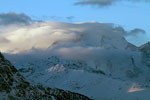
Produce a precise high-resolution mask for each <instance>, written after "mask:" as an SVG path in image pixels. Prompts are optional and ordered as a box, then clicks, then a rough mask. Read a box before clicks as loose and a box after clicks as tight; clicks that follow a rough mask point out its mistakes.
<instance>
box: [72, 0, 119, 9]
mask: <svg viewBox="0 0 150 100" xmlns="http://www.w3.org/2000/svg"><path fill="white" fill-rule="evenodd" d="M116 1H118V0H81V1H79V2H76V3H75V5H96V6H100V7H103V6H108V5H112V4H113V3H114V2H116Z"/></svg>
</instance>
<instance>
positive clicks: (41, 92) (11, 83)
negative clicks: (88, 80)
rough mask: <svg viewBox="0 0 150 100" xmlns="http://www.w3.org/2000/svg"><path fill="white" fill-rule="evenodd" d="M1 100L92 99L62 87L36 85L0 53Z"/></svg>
mask: <svg viewBox="0 0 150 100" xmlns="http://www.w3.org/2000/svg"><path fill="white" fill-rule="evenodd" d="M0 100H91V99H89V98H88V97H85V96H83V95H80V94H77V93H73V92H69V91H64V90H60V89H51V88H45V87H43V86H41V85H37V86H34V85H33V84H32V85H31V84H30V83H29V82H27V81H26V80H25V78H24V77H23V76H22V75H20V73H19V72H18V71H17V69H16V68H15V67H14V66H13V65H11V63H10V62H9V61H8V60H6V59H5V58H4V56H3V55H2V54H1V53H0Z"/></svg>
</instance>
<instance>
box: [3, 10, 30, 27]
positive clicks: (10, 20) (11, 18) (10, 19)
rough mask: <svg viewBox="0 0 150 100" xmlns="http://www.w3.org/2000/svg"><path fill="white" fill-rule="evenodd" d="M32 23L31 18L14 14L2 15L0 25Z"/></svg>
mask: <svg viewBox="0 0 150 100" xmlns="http://www.w3.org/2000/svg"><path fill="white" fill-rule="evenodd" d="M30 21H31V18H30V17H28V16H27V15H25V14H23V13H22V14H16V13H14V12H10V13H1V14H0V25H10V24H27V23H29V22H30Z"/></svg>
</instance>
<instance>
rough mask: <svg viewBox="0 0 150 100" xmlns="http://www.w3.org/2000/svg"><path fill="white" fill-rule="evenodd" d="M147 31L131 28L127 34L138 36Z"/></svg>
mask: <svg viewBox="0 0 150 100" xmlns="http://www.w3.org/2000/svg"><path fill="white" fill-rule="evenodd" d="M145 33H146V32H145V30H143V29H139V28H136V29H133V30H131V31H130V32H129V33H128V34H127V35H130V36H132V35H133V36H136V35H137V34H145Z"/></svg>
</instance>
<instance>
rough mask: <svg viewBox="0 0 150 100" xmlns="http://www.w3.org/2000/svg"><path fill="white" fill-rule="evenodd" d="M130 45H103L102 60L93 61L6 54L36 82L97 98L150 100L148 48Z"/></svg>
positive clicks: (22, 71) (23, 72) (103, 99)
mask: <svg viewBox="0 0 150 100" xmlns="http://www.w3.org/2000/svg"><path fill="white" fill-rule="evenodd" d="M130 47H131V48H132V49H124V50H122V49H103V50H102V51H101V53H102V52H103V54H101V55H98V56H100V57H99V60H98V61H96V60H93V61H91V62H90V61H89V60H88V61H86V60H83V61H81V60H74V59H73V60H68V59H63V58H60V57H57V56H45V55H44V56H41V55H40V54H35V55H34V54H21V55H6V56H7V58H9V59H10V60H11V61H12V62H13V63H14V64H15V65H16V66H17V68H18V70H19V71H20V72H21V73H22V74H23V75H24V76H25V77H26V78H27V79H28V80H29V81H30V82H33V83H36V84H42V85H44V86H51V87H54V88H61V89H64V90H70V91H74V92H78V93H82V94H84V95H86V96H89V97H91V98H94V99H96V100H100V99H102V100H138V99H139V100H140V99H142V100H148V99H149V98H150V95H149V92H150V76H149V75H148V74H149V71H150V68H149V67H148V66H147V65H146V63H145V62H143V59H144V58H143V57H144V56H143V53H144V52H145V51H143V52H141V51H140V50H141V49H140V50H138V49H137V48H136V49H135V50H133V48H134V45H130V46H128V48H130ZM146 48H147V46H146ZM24 57H25V58H24ZM148 58H149V56H148V57H147V59H148ZM94 61H96V62H94ZM144 61H145V60H144Z"/></svg>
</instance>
